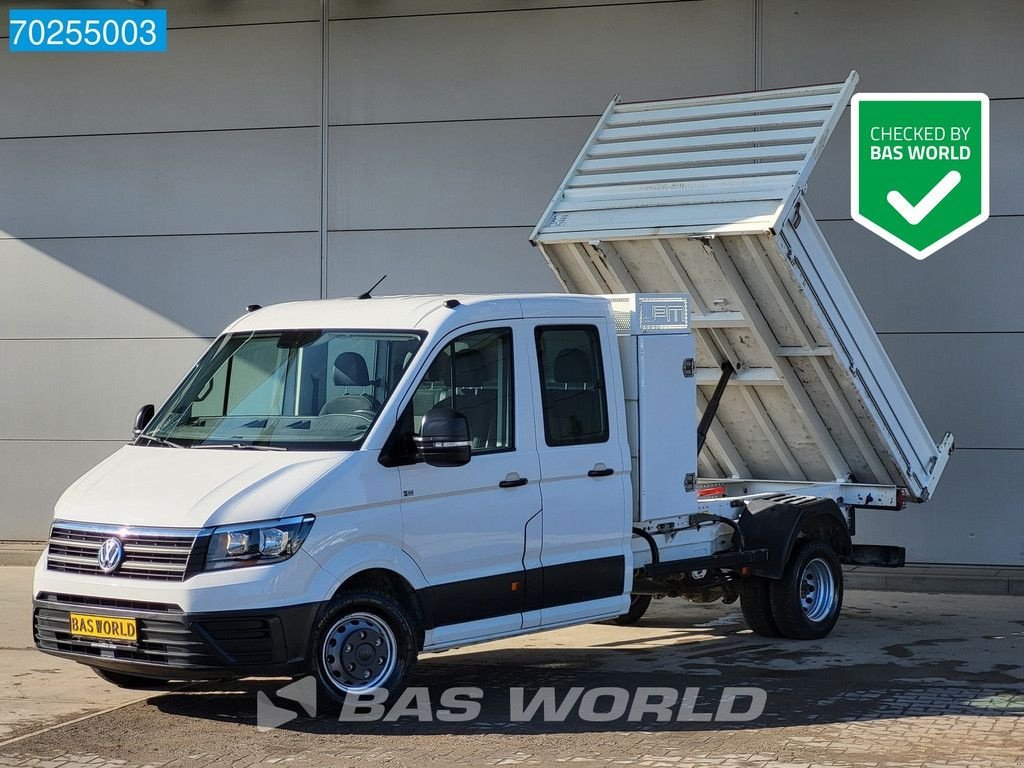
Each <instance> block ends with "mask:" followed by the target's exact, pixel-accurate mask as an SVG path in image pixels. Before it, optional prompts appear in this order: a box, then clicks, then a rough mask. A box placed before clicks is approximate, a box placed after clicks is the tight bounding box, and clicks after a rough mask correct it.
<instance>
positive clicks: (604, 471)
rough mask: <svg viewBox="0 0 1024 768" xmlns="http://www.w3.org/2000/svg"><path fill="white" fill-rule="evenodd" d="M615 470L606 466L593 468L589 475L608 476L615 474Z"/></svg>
mask: <svg viewBox="0 0 1024 768" xmlns="http://www.w3.org/2000/svg"><path fill="white" fill-rule="evenodd" d="M614 474H615V470H614V469H612V468H611V467H605V468H604V469H592V470H590V471H589V472H587V477H608V476H609V475H614Z"/></svg>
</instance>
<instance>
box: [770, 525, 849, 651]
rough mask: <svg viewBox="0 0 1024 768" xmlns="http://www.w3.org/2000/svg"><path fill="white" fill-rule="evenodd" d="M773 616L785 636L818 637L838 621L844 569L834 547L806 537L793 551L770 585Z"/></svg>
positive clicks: (812, 638) (826, 632)
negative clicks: (778, 577) (787, 562)
mask: <svg viewBox="0 0 1024 768" xmlns="http://www.w3.org/2000/svg"><path fill="white" fill-rule="evenodd" d="M770 590H771V592H770V594H771V605H772V617H773V618H774V619H775V624H776V626H778V628H779V632H781V633H782V635H783V636H784V637H789V638H793V639H795V640H817V639H818V638H821V637H825V635H827V634H828V633H829V632H831V631H832V628H833V627H834V626H835V625H836V622H837V621H839V611H840V610H841V609H842V607H843V569H842V567H841V566H840V565H839V558H838V557H836V553H835V552H834V551H833V549H832V547H830V546H829V545H828V544H826V543H825V542H823V541H820V540H818V539H804V540H803V541H801V542H799V543H798V544H797V546H796V548H795V549H794V550H793V554H792V556H791V557H790V559H789V564H788V565H787V566H786V570H785V572H784V573H783V575H782V578H781V579H779V580H778V581H773V582H771V585H770Z"/></svg>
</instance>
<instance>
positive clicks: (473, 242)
mask: <svg viewBox="0 0 1024 768" xmlns="http://www.w3.org/2000/svg"><path fill="white" fill-rule="evenodd" d="M530 231H531V230H530V228H529V227H508V228H498V229H439V230H428V231H427V230H413V231H404V232H394V231H391V232H387V231H385V232H332V233H331V234H330V238H329V241H328V244H329V257H328V258H329V262H328V269H327V275H328V280H327V292H328V295H329V296H332V297H333V296H357V295H359V294H360V293H362V292H363V291H365V290H366V289H367V288H368V287H369V286H371V285H373V284H374V283H375V282H376V281H377V280H378V279H379V278H380V276H381V275H384V274H386V275H387V276H388V279H387V280H385V281H384V282H383V283H382V284H381V286H380V288H379V289H377V291H375V293H379V294H381V295H384V294H397V293H457V292H465V293H486V292H493V291H559V290H561V289H560V287H559V285H558V282H557V281H556V280H555V277H554V275H553V274H552V273H551V270H550V269H548V266H547V264H546V263H545V261H544V257H543V256H542V255H541V253H540V251H538V250H537V249H536V248H534V247H533V246H531V245H530V243H529V242H528V240H527V238H528V237H529V236H530Z"/></svg>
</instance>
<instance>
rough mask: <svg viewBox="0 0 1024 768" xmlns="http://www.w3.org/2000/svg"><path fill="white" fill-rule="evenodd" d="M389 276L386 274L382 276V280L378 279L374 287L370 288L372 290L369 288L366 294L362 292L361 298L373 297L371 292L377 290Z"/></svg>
mask: <svg viewBox="0 0 1024 768" xmlns="http://www.w3.org/2000/svg"><path fill="white" fill-rule="evenodd" d="M387 278H388V276H387V275H384V277H382V278H381V279H380V280H378V281H377V282H376V283H374V284H373V287H372V288H370V290H368V291H367V292H366V293H364V294H361V295H360V296H359V298H360V299H372V298H373V296H371V295H370V294H371V293H373V292H374V291H375V290H377V286H378V285H380V284H381V283H383V282H384V281H385V280H387Z"/></svg>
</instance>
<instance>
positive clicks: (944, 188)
mask: <svg viewBox="0 0 1024 768" xmlns="http://www.w3.org/2000/svg"><path fill="white" fill-rule="evenodd" d="M959 183H960V173H959V172H958V171H950V172H949V173H947V174H946V175H945V176H943V177H942V180H941V181H939V183H938V184H936V185H935V186H934V187H932V189H931V191H930V192H929V193H928V194H927V195H925V196H924V197H922V198H921V200H920V202H918V204H917V205H911V204H910V203H908V202H907V198H905V197H904V196H903V195H901V194H900V193H899V192H897V191H896V190H895V189H894V190H893V191H892V192H890V193H889V194H888V195H886V196H885V199H886V200H888V201H889V205H891V206H892V207H893V208H895V209H896V212H897V213H898V214H899V215H900V216H902V217H903V218H904V219H906V220H907V221H909V222H910V223H911V224H920V223H921V221H922V220H923V219H924V217H925V216H927V215H928V214H929V213H931V212H932V211H933V210H935V206H937V205H938V204H939V203H941V202H942V201H943V200H945V199H946V195H948V194H949V193H950V192H952V191H953V188H954V187H956V185H957V184H959Z"/></svg>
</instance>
